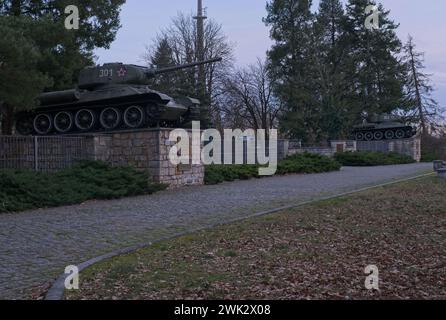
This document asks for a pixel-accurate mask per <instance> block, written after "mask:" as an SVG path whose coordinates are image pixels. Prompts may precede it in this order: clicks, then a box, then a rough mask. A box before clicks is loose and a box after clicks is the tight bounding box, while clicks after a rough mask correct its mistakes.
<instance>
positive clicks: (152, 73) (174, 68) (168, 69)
mask: <svg viewBox="0 0 446 320" xmlns="http://www.w3.org/2000/svg"><path fill="white" fill-rule="evenodd" d="M222 60H223V59H222V58H221V57H219V58H213V59H209V60H203V61H198V62H192V63H187V64H182V65H178V66H172V67H165V68H158V69H150V68H146V71H145V73H146V75H147V77H149V78H154V77H156V76H157V75H160V74H165V73H170V72H175V71H179V70H184V69H189V68H193V67H196V66H200V65H204V64H210V63H215V62H220V61H222Z"/></svg>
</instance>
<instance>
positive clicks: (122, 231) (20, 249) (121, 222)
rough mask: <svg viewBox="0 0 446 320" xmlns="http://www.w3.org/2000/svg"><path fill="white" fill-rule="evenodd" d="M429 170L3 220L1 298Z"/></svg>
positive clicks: (200, 190)
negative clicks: (126, 251)
mask: <svg viewBox="0 0 446 320" xmlns="http://www.w3.org/2000/svg"><path fill="white" fill-rule="evenodd" d="M431 168H432V165H431V164H411V165H400V166H387V167H373V168H352V167H346V168H343V169H342V170H341V171H340V172H331V173H323V174H312V175H291V176H277V177H269V178H264V179H259V180H249V181H236V182H231V183H224V184H221V185H216V186H197V187H187V188H183V189H180V190H172V191H164V192H160V193H158V194H155V195H150V196H140V197H134V198H127V199H121V200H112V201H92V202H87V203H85V204H82V205H76V206H69V207H61V208H54V209H44V210H33V211H27V212H22V213H15V214H4V215H0V298H3V299H5V298H7V299H21V298H23V297H24V294H25V293H26V291H27V290H28V289H29V288H31V287H33V286H39V285H43V284H45V283H48V282H51V281H53V280H54V279H55V278H56V277H57V276H58V275H59V274H60V273H62V272H63V271H64V268H65V266H67V265H71V264H78V263H81V262H84V261H86V260H89V259H91V258H93V257H96V256H99V255H102V254H105V253H108V252H111V251H113V250H116V249H122V248H125V247H129V246H133V245H137V244H141V243H144V242H149V241H155V240H157V239H160V238H163V237H166V236H169V235H174V234H177V233H179V232H183V231H187V230H191V229H195V228H199V227H205V226H211V225H213V224H215V223H219V222H223V221H227V220H231V219H234V218H236V217H243V216H249V215H250V214H253V213H255V212H259V211H263V210H267V209H272V208H275V207H279V206H284V205H289V204H293V203H296V204H297V203H300V202H303V201H306V200H310V199H315V198H318V197H324V196H328V195H335V194H339V193H341V192H346V191H353V190H355V189H358V188H361V187H366V186H371V185H376V184H379V183H383V182H388V181H392V180H394V179H401V178H405V177H409V176H414V175H417V174H420V173H424V172H427V171H429V169H431Z"/></svg>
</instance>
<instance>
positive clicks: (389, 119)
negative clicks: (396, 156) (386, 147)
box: [352, 114, 417, 141]
mask: <svg viewBox="0 0 446 320" xmlns="http://www.w3.org/2000/svg"><path fill="white" fill-rule="evenodd" d="M369 120H370V122H369ZM416 133H417V132H416V130H415V129H414V128H413V127H411V126H407V125H405V124H404V121H403V119H402V118H401V117H399V116H395V115H390V114H379V115H376V114H375V115H373V116H372V117H371V118H370V119H368V118H367V117H365V119H364V121H363V123H362V124H360V125H357V126H355V127H354V129H353V132H352V135H353V138H354V139H355V140H357V141H379V140H396V139H408V138H412V137H413V136H415V135H416Z"/></svg>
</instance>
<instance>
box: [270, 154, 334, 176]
mask: <svg viewBox="0 0 446 320" xmlns="http://www.w3.org/2000/svg"><path fill="white" fill-rule="evenodd" d="M339 169H341V164H340V163H339V162H337V161H335V160H334V159H332V158H329V157H326V156H321V155H318V154H312V153H303V154H295V155H293V156H290V157H287V158H285V159H284V160H282V161H280V162H279V165H278V167H277V173H278V174H289V173H321V172H329V171H337V170H339Z"/></svg>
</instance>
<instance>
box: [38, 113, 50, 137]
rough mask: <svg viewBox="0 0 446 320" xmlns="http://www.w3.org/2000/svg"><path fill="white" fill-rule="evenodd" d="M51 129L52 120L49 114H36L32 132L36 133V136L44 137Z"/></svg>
mask: <svg viewBox="0 0 446 320" xmlns="http://www.w3.org/2000/svg"><path fill="white" fill-rule="evenodd" d="M52 128H53V119H52V118H51V116H50V115H49V114H46V113H42V114H38V115H37V116H36V117H35V118H34V131H36V132H37V134H40V135H45V134H48V133H50V131H51V129H52Z"/></svg>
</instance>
